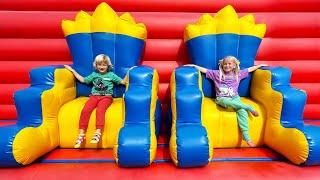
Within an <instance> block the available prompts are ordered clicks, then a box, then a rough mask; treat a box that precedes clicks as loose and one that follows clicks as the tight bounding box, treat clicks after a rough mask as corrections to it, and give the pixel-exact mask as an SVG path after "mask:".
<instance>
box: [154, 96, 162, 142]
mask: <svg viewBox="0 0 320 180" xmlns="http://www.w3.org/2000/svg"><path fill="white" fill-rule="evenodd" d="M161 120H162V111H161V102H160V100H157V107H156V112H155V126H156V135H157V137H158V136H159V135H160V131H161Z"/></svg>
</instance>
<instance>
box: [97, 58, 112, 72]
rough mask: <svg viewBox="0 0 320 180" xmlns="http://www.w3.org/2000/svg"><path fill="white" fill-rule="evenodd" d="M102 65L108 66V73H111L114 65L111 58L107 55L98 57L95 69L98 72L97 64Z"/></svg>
mask: <svg viewBox="0 0 320 180" xmlns="http://www.w3.org/2000/svg"><path fill="white" fill-rule="evenodd" d="M101 63H104V64H107V66H108V69H107V71H108V72H109V71H111V69H112V64H111V60H110V57H109V56H107V55H105V54H99V55H97V56H96V58H95V59H94V61H93V67H94V69H95V70H97V64H101Z"/></svg>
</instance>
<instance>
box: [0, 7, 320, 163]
mask: <svg viewBox="0 0 320 180" xmlns="http://www.w3.org/2000/svg"><path fill="white" fill-rule="evenodd" d="M141 2H142V1H141ZM263 2H265V1H263ZM87 3H88V5H89V7H88V8H89V9H90V8H93V4H97V3H90V2H87ZM123 3H124V2H123ZM123 3H122V2H116V1H110V3H108V4H107V3H105V2H102V3H100V4H97V6H96V7H94V9H92V10H93V11H92V12H89V11H88V12H86V11H78V12H77V13H76V14H72V13H60V14H56V22H59V30H56V31H53V32H50V31H47V32H43V31H42V30H43V29H41V28H44V25H42V26H41V28H40V27H37V26H33V25H32V24H31V25H28V24H27V25H26V27H25V28H26V30H25V31H21V32H19V33H18V32H15V31H9V30H11V29H10V27H11V28H12V29H14V28H13V25H11V26H10V23H9V22H10V20H12V19H14V18H22V17H20V16H22V15H20V14H18V15H16V16H17V17H15V16H11V17H10V18H8V19H9V20H5V21H4V25H5V26H4V27H5V28H7V30H8V31H6V30H0V32H1V31H2V33H6V34H5V35H2V38H7V39H6V40H5V41H6V42H3V45H2V47H0V52H2V53H1V55H0V58H11V59H12V62H11V61H10V62H9V61H4V63H3V64H2V68H1V69H0V74H1V76H3V77H2V78H1V81H2V83H3V84H5V83H12V84H14V83H16V84H19V82H27V81H28V76H27V75H25V74H23V73H25V72H24V71H25V70H26V68H28V65H27V63H26V65H24V61H23V59H24V58H25V59H26V61H27V60H28V59H33V58H34V57H38V58H39V59H41V60H38V61H37V60H30V62H31V64H32V63H33V64H32V70H30V73H29V77H30V86H29V87H25V86H24V85H17V86H11V87H14V88H13V89H14V90H16V91H15V92H14V97H13V99H8V98H7V96H6V98H3V99H4V101H5V102H3V103H4V104H3V105H1V107H2V108H1V109H2V110H0V113H1V117H0V118H1V119H4V120H5V119H15V118H16V119H17V120H16V124H14V125H7V126H2V127H0V134H1V140H0V157H1V160H0V166H1V167H20V166H24V165H28V164H30V163H33V162H34V161H36V160H37V159H39V158H41V157H42V156H43V155H45V154H47V153H49V152H51V151H53V150H55V149H57V148H61V149H64V148H68V149H71V148H73V146H74V143H75V140H76V138H77V135H78V129H79V117H80V113H81V110H82V109H83V107H84V104H85V103H86V101H87V100H88V96H89V95H90V90H91V87H90V86H88V85H84V84H82V83H80V82H78V81H77V80H76V79H75V77H74V76H73V74H72V73H71V72H70V71H68V70H67V69H65V68H64V66H63V65H64V64H70V65H71V66H72V67H73V68H74V69H76V70H77V72H79V73H80V74H81V75H82V76H87V75H89V74H90V73H91V72H92V71H94V69H93V66H92V63H93V60H94V57H95V56H96V55H98V54H106V55H108V56H109V57H110V59H111V61H112V64H113V72H114V73H115V74H117V75H118V76H120V77H121V78H124V77H125V76H126V75H127V76H128V84H127V85H126V86H117V87H116V88H115V89H114V92H113V98H114V100H113V103H112V105H111V106H110V108H108V110H107V112H106V116H105V126H104V128H103V131H102V138H101V141H100V142H99V143H98V144H90V143H89V142H85V143H84V144H83V145H82V146H81V148H82V149H95V148H98V149H106V148H108V149H112V150H113V157H114V161H115V162H116V163H117V164H118V165H119V166H121V167H146V166H149V165H150V164H151V163H152V162H153V161H154V159H155V155H156V152H157V144H158V143H157V140H158V138H159V136H160V134H161V135H163V136H167V137H168V146H169V147H168V148H169V152H170V157H171V161H172V162H173V163H174V164H175V165H176V166H177V167H181V168H187V167H199V166H206V165H207V164H208V163H210V162H211V161H212V159H213V158H214V157H215V149H224V148H241V147H248V145H247V144H246V143H245V141H243V140H242V136H241V131H240V129H239V127H238V123H237V117H236V112H234V111H233V110H230V109H225V108H222V107H220V106H219V105H217V104H216V102H215V90H214V84H213V82H212V81H210V80H208V79H207V78H206V77H205V75H204V74H201V72H200V71H199V70H197V69H196V68H193V67H188V66H183V65H184V64H188V63H192V64H196V65H199V66H202V67H205V68H207V69H218V62H219V60H220V59H222V58H224V57H226V56H230V55H231V56H234V57H236V58H237V59H239V60H240V68H241V69H245V68H248V67H251V66H253V65H254V64H255V63H257V62H258V63H267V64H269V66H268V67H263V68H260V69H258V70H256V71H254V72H253V73H250V75H249V77H248V78H246V79H244V80H242V81H241V82H240V86H239V95H240V96H241V99H242V101H243V102H245V103H246V104H250V105H251V106H252V107H254V108H255V109H256V110H257V111H258V113H259V114H260V116H258V117H254V116H251V115H249V116H248V124H249V135H250V136H251V137H252V140H253V142H254V144H255V146H256V147H263V146H266V147H268V148H270V149H272V150H274V151H276V152H277V153H279V154H281V155H282V156H283V157H284V158H286V159H288V160H289V161H290V162H291V163H293V164H296V165H303V166H311V165H319V164H320V127H318V126H314V125H307V124H305V121H304V119H316V118H319V117H320V113H319V110H314V109H317V108H311V107H315V106H313V105H312V104H317V106H316V107H318V106H319V104H320V101H319V100H320V97H319V93H318V94H317V89H319V87H316V86H314V85H313V83H311V80H310V79H313V76H312V74H318V75H319V74H320V71H319V70H318V69H317V70H314V69H315V68H316V67H319V65H320V63H319V62H314V64H310V63H311V61H310V62H309V61H308V62H307V61H306V62H297V64H294V65H291V66H287V67H286V66H285V65H286V64H289V63H292V61H294V58H295V57H294V55H297V56H298V57H299V58H301V56H302V55H298V53H299V52H297V53H295V54H294V55H292V54H290V51H289V50H287V53H284V54H283V51H285V50H282V52H281V51H280V50H278V51H279V52H278V51H277V48H279V47H282V48H284V47H285V46H288V49H290V48H291V49H293V50H295V49H299V48H301V49H300V51H305V52H315V53H318V54H319V49H316V47H309V48H310V49H309V50H307V49H306V47H304V45H307V44H308V42H309V41H311V40H309V39H305V41H306V42H301V45H297V44H295V43H299V42H300V41H299V40H294V39H292V40H289V39H283V41H285V40H287V42H283V41H281V38H279V39H274V40H273V39H271V38H267V39H264V37H265V36H266V35H267V36H268V37H280V36H284V37H287V38H288V37H291V36H293V35H297V36H302V34H299V33H298V32H297V31H298V30H292V32H287V33H286V32H277V30H276V29H275V28H274V27H273V29H271V30H272V31H269V34H268V27H269V23H270V26H271V27H272V26H274V24H275V23H276V22H277V23H284V25H283V26H285V27H289V26H290V23H291V22H290V21H286V22H280V20H274V19H272V17H273V16H272V14H269V15H268V16H267V17H269V19H268V20H266V21H264V20H265V18H264V17H263V15H264V14H263V13H260V14H258V17H255V15H253V14H249V13H245V14H244V13H237V12H236V10H237V8H236V7H237V5H236V6H235V8H234V7H233V6H232V5H225V6H224V7H221V6H219V7H220V8H221V9H217V10H216V11H215V13H214V14H213V13H212V14H211V13H198V14H197V16H192V17H188V14H184V16H183V17H180V14H178V13H176V14H175V13H173V15H174V16H173V18H172V17H171V18H172V19H171V20H170V21H169V20H168V19H167V18H166V16H168V17H169V16H172V14H169V13H167V14H166V13H163V16H162V17H158V14H157V13H156V11H157V8H159V7H160V6H158V7H153V6H152V4H151V2H150V3H147V2H146V3H147V4H145V5H138V6H137V7H135V9H136V10H137V11H139V10H140V11H141V10H142V9H141V8H143V7H148V8H150V9H151V10H152V11H154V13H147V14H144V13H130V12H121V10H123V9H126V7H127V9H131V5H132V6H133V5H134V2H126V3H127V4H126V5H127V6H123V7H122V5H124V4H123ZM158 3H160V4H161V2H158ZM211 3H212V2H211V1H204V2H203V5H199V6H196V7H192V6H191V5H190V6H188V8H187V9H186V11H193V10H194V9H192V8H198V9H201V8H205V6H206V4H207V5H211ZM0 4H1V3H0ZM138 4H139V3H138ZM280 4H281V3H280ZM4 5H6V6H8V7H10V6H12V4H11V3H4ZM28 7H30V8H32V7H31V6H28V5H25V6H16V7H15V8H16V9H17V10H19V8H21V9H28ZM56 7H59V4H57V6H55V5H54V4H53V7H51V8H56ZM81 7H82V6H81ZM161 7H163V8H166V5H165V4H162V6H161ZM170 7H171V8H172V9H170V10H172V11H175V10H176V11H178V9H179V7H178V6H177V7H174V6H170ZM215 7H218V6H215ZM39 8H44V9H45V8H46V6H43V7H42V6H41V4H40V6H39ZM65 8H67V7H65ZM113 8H116V9H117V12H116V11H115V10H114V9H113ZM139 8H140V9H139ZM175 8H177V9H175ZM278 8H280V5H279V7H278ZM310 8H311V7H310ZM75 9H78V7H77V6H75ZM239 9H241V10H242V12H243V11H245V10H246V9H245V8H244V7H242V6H240V5H239ZM151 10H150V11H151ZM158 10H159V9H158ZM118 11H120V12H118ZM30 17H31V16H30ZM27 18H28V15H27ZM42 18H43V20H42V21H41V22H44V23H48V24H47V25H48V26H50V25H51V24H50V23H52V22H45V20H46V18H47V17H46V15H45V14H44V15H43V17H42ZM158 18H159V19H158ZM283 18H284V19H285V18H287V17H286V16H285V15H283ZM4 19H5V18H4ZM256 19H259V23H257V22H256ZM144 20H145V21H144ZM165 21H166V22H167V25H166V27H161V28H158V27H157V25H159V24H161V23H162V22H165ZM268 21H269V22H268ZM30 23H32V21H31V20H30ZM34 23H35V24H36V22H34ZM306 24H307V25H308V22H307V23H306ZM309 24H312V23H309ZM148 25H150V27H149V26H148ZM310 26H311V25H310ZM27 27H30V28H29V29H27ZM31 27H32V28H31ZM20 30H23V28H20V29H19V28H17V27H16V31H20ZM160 30H161V31H160ZM165 30H167V31H165ZM282 30H287V31H291V29H286V28H283V29H282ZM60 31H61V32H63V34H64V39H65V40H63V41H62V40H61V41H60V40H59V41H57V40H55V39H50V38H55V37H56V36H59V35H60ZM309 31H312V30H309ZM15 33H17V34H15ZM45 35H46V36H49V38H47V39H46V38H44V37H45ZM13 37H18V38H25V37H29V39H26V40H25V44H19V43H18V42H14V41H13ZM265 40H266V43H265V44H264V43H263V42H264V41H265ZM291 42H292V43H293V44H292V43H291ZM309 43H310V42H309ZM4 44H6V46H5V45H4ZM310 44H311V43H310ZM273 45H274V46H273ZM20 46H21V47H20ZM28 46H30V49H29V48H28ZM260 46H262V47H260ZM6 47H7V48H6ZM17 47H20V48H21V49H24V50H25V51H17V52H14V51H13V49H18V48H17ZM259 47H260V49H259ZM32 48H35V49H32ZM10 50H11V51H10ZM6 53H8V54H6ZM309 56H310V55H309ZM309 56H308V57H306V58H309ZM15 58H16V59H15ZM59 58H61V59H62V60H61V61H54V60H55V59H59ZM268 58H269V60H270V61H267V60H268ZM277 58H279V59H281V58H282V59H285V58H287V59H285V60H284V61H283V62H284V63H282V61H280V62H279V63H278V64H277V63H276V62H277V61H276V59H277ZM290 58H292V59H293V60H292V61H290ZM310 58H311V57H310ZM315 58H317V57H315ZM318 58H320V57H318ZM15 60H17V62H19V63H22V64H21V65H18V64H15V62H14V61H15ZM17 62H16V63H17ZM50 62H53V63H52V64H50ZM312 62H313V61H312ZM10 63H12V64H10ZM307 63H309V64H307ZM302 65H303V66H304V65H305V66H304V67H300V66H302ZM23 67H24V68H23ZM131 67H134V68H132V69H130V68H131ZM11 69H12V70H11ZM29 69H31V67H30V68H29ZM29 69H28V70H29ZM129 69H130V70H129ZM292 69H293V74H294V76H292V78H291V74H292ZM308 70H309V71H308ZM313 70H314V72H312V71H313ZM310 71H311V72H310ZM22 74H23V75H22ZM305 78H308V79H309V80H308V79H305ZM302 80H305V81H302ZM291 82H301V83H295V85H296V86H292V84H290V83H291ZM318 83H319V82H318ZM304 87H305V88H306V89H307V91H306V90H302V89H304ZM22 88H24V89H22ZM18 89H19V90H18ZM0 91H2V90H0ZM308 91H310V92H308ZM6 92H8V93H9V92H10V93H13V92H12V91H9V90H8V91H6ZM307 95H308V100H307ZM9 102H14V105H11V106H8V105H6V106H5V104H9ZM310 104H311V106H310ZM5 107H7V110H6V109H5ZM12 108H13V109H12ZM8 109H9V110H8ZM15 110H16V114H15V112H14V111H15ZM7 121H9V120H7ZM94 131H95V111H94V112H93V113H92V115H91V118H90V122H89V126H88V131H87V132H86V137H87V139H90V137H91V136H92V134H93V133H94ZM253 148H254V147H253Z"/></svg>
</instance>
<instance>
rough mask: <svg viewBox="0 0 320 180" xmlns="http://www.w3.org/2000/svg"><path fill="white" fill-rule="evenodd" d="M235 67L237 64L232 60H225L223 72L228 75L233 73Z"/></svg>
mask: <svg viewBox="0 0 320 180" xmlns="http://www.w3.org/2000/svg"><path fill="white" fill-rule="evenodd" d="M235 67H236V64H235V63H234V61H233V60H232V59H225V60H223V62H222V68H223V71H224V72H226V73H228V72H231V71H233V69H234V68H235Z"/></svg>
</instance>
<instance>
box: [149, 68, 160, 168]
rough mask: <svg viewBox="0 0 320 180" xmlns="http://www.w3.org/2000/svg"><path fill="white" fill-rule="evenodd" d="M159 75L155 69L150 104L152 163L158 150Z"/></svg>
mask: <svg viewBox="0 0 320 180" xmlns="http://www.w3.org/2000/svg"><path fill="white" fill-rule="evenodd" d="M158 90H159V76H158V72H157V71H156V70H153V79H152V89H151V105H150V135H151V137H150V140H151V142H150V163H151V162H153V160H154V158H155V156H156V152H157V137H156V129H155V127H156V124H155V113H156V107H157V100H158Z"/></svg>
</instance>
